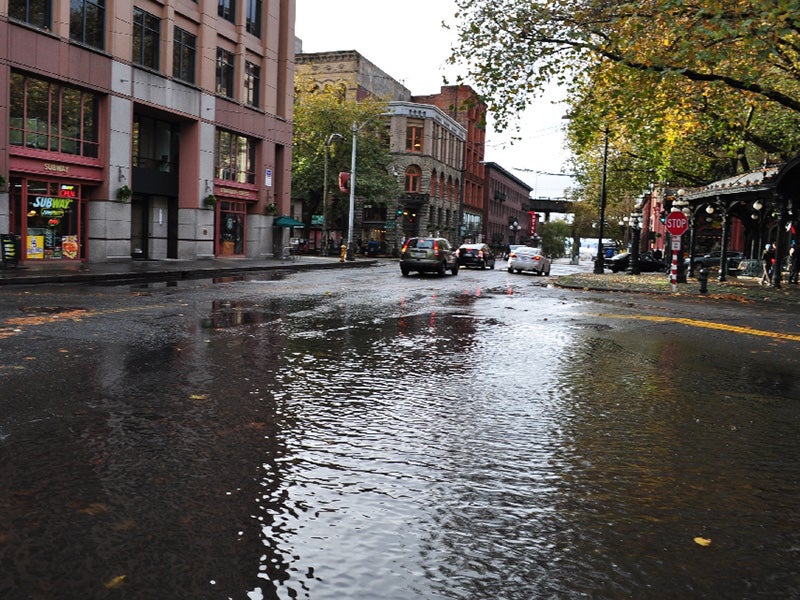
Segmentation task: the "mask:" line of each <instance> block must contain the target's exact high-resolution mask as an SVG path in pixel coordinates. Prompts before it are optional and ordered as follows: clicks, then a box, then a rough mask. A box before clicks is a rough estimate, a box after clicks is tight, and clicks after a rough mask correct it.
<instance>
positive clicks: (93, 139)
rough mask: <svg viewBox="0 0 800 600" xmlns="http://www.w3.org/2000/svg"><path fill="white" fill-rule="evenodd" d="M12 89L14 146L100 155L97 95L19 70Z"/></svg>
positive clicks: (12, 134) (10, 117) (10, 114)
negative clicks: (37, 77) (29, 75)
mask: <svg viewBox="0 0 800 600" xmlns="http://www.w3.org/2000/svg"><path fill="white" fill-rule="evenodd" d="M10 92H11V93H10V105H9V142H10V143H11V145H12V146H24V147H26V148H34V149H37V150H47V151H50V152H61V153H64V154H77V155H79V156H87V157H90V158H97V156H98V133H97V129H98V127H97V109H98V99H97V96H95V95H94V94H90V93H89V92H85V91H82V90H79V89H77V88H73V87H68V86H65V85H61V84H57V83H51V82H48V81H44V80H42V79H36V78H34V77H26V76H24V75H21V74H20V73H12V74H11V86H10Z"/></svg>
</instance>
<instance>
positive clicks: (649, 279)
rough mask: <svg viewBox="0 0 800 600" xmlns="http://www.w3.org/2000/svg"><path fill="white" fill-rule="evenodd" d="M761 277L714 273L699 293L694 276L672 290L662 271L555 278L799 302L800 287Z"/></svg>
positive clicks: (576, 285) (574, 283) (564, 283)
mask: <svg viewBox="0 0 800 600" xmlns="http://www.w3.org/2000/svg"><path fill="white" fill-rule="evenodd" d="M760 281H761V278H760V277H742V276H738V277H737V276H729V277H728V278H727V279H726V281H723V282H720V281H718V279H717V278H716V273H715V272H712V273H711V276H710V277H709V278H708V291H707V292H706V293H701V292H700V282H699V281H697V279H696V278H691V277H690V278H688V279H687V283H678V284H676V286H675V287H676V289H675V291H673V288H672V284H671V283H670V281H669V275H668V274H665V273H642V274H641V275H629V274H628V273H608V272H606V273H603V274H602V275H599V274H595V273H589V272H587V273H575V274H572V275H565V276H563V277H559V278H558V279H557V280H556V281H555V285H556V286H558V287H563V288H569V289H577V290H587V291H601V292H638V293H645V294H648V293H649V294H672V295H675V296H683V297H687V298H688V297H695V298H697V299H699V300H729V301H735V302H742V303H745V304H748V303H754V302H765V301H766V302H774V303H779V304H785V305H800V287H798V285H797V284H794V283H789V282H788V281H787V279H786V278H785V277H784V278H783V279H782V281H781V287H780V288H774V287H771V286H766V285H761V283H760Z"/></svg>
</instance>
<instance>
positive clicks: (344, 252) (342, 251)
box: [339, 244, 347, 262]
mask: <svg viewBox="0 0 800 600" xmlns="http://www.w3.org/2000/svg"><path fill="white" fill-rule="evenodd" d="M345 256H347V246H345V245H344V244H342V247H341V248H339V262H344V257H345Z"/></svg>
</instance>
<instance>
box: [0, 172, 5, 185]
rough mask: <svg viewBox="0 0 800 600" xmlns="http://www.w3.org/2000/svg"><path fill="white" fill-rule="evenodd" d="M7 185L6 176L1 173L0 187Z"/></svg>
mask: <svg viewBox="0 0 800 600" xmlns="http://www.w3.org/2000/svg"><path fill="white" fill-rule="evenodd" d="M4 187H6V176H5V175H0V188H4Z"/></svg>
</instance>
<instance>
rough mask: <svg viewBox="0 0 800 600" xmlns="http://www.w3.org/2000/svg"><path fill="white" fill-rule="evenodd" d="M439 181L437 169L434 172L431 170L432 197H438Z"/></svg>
mask: <svg viewBox="0 0 800 600" xmlns="http://www.w3.org/2000/svg"><path fill="white" fill-rule="evenodd" d="M437 183H438V182H437V181H436V169H434V170H433V172H431V197H432V198H435V197H436V184H437Z"/></svg>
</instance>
